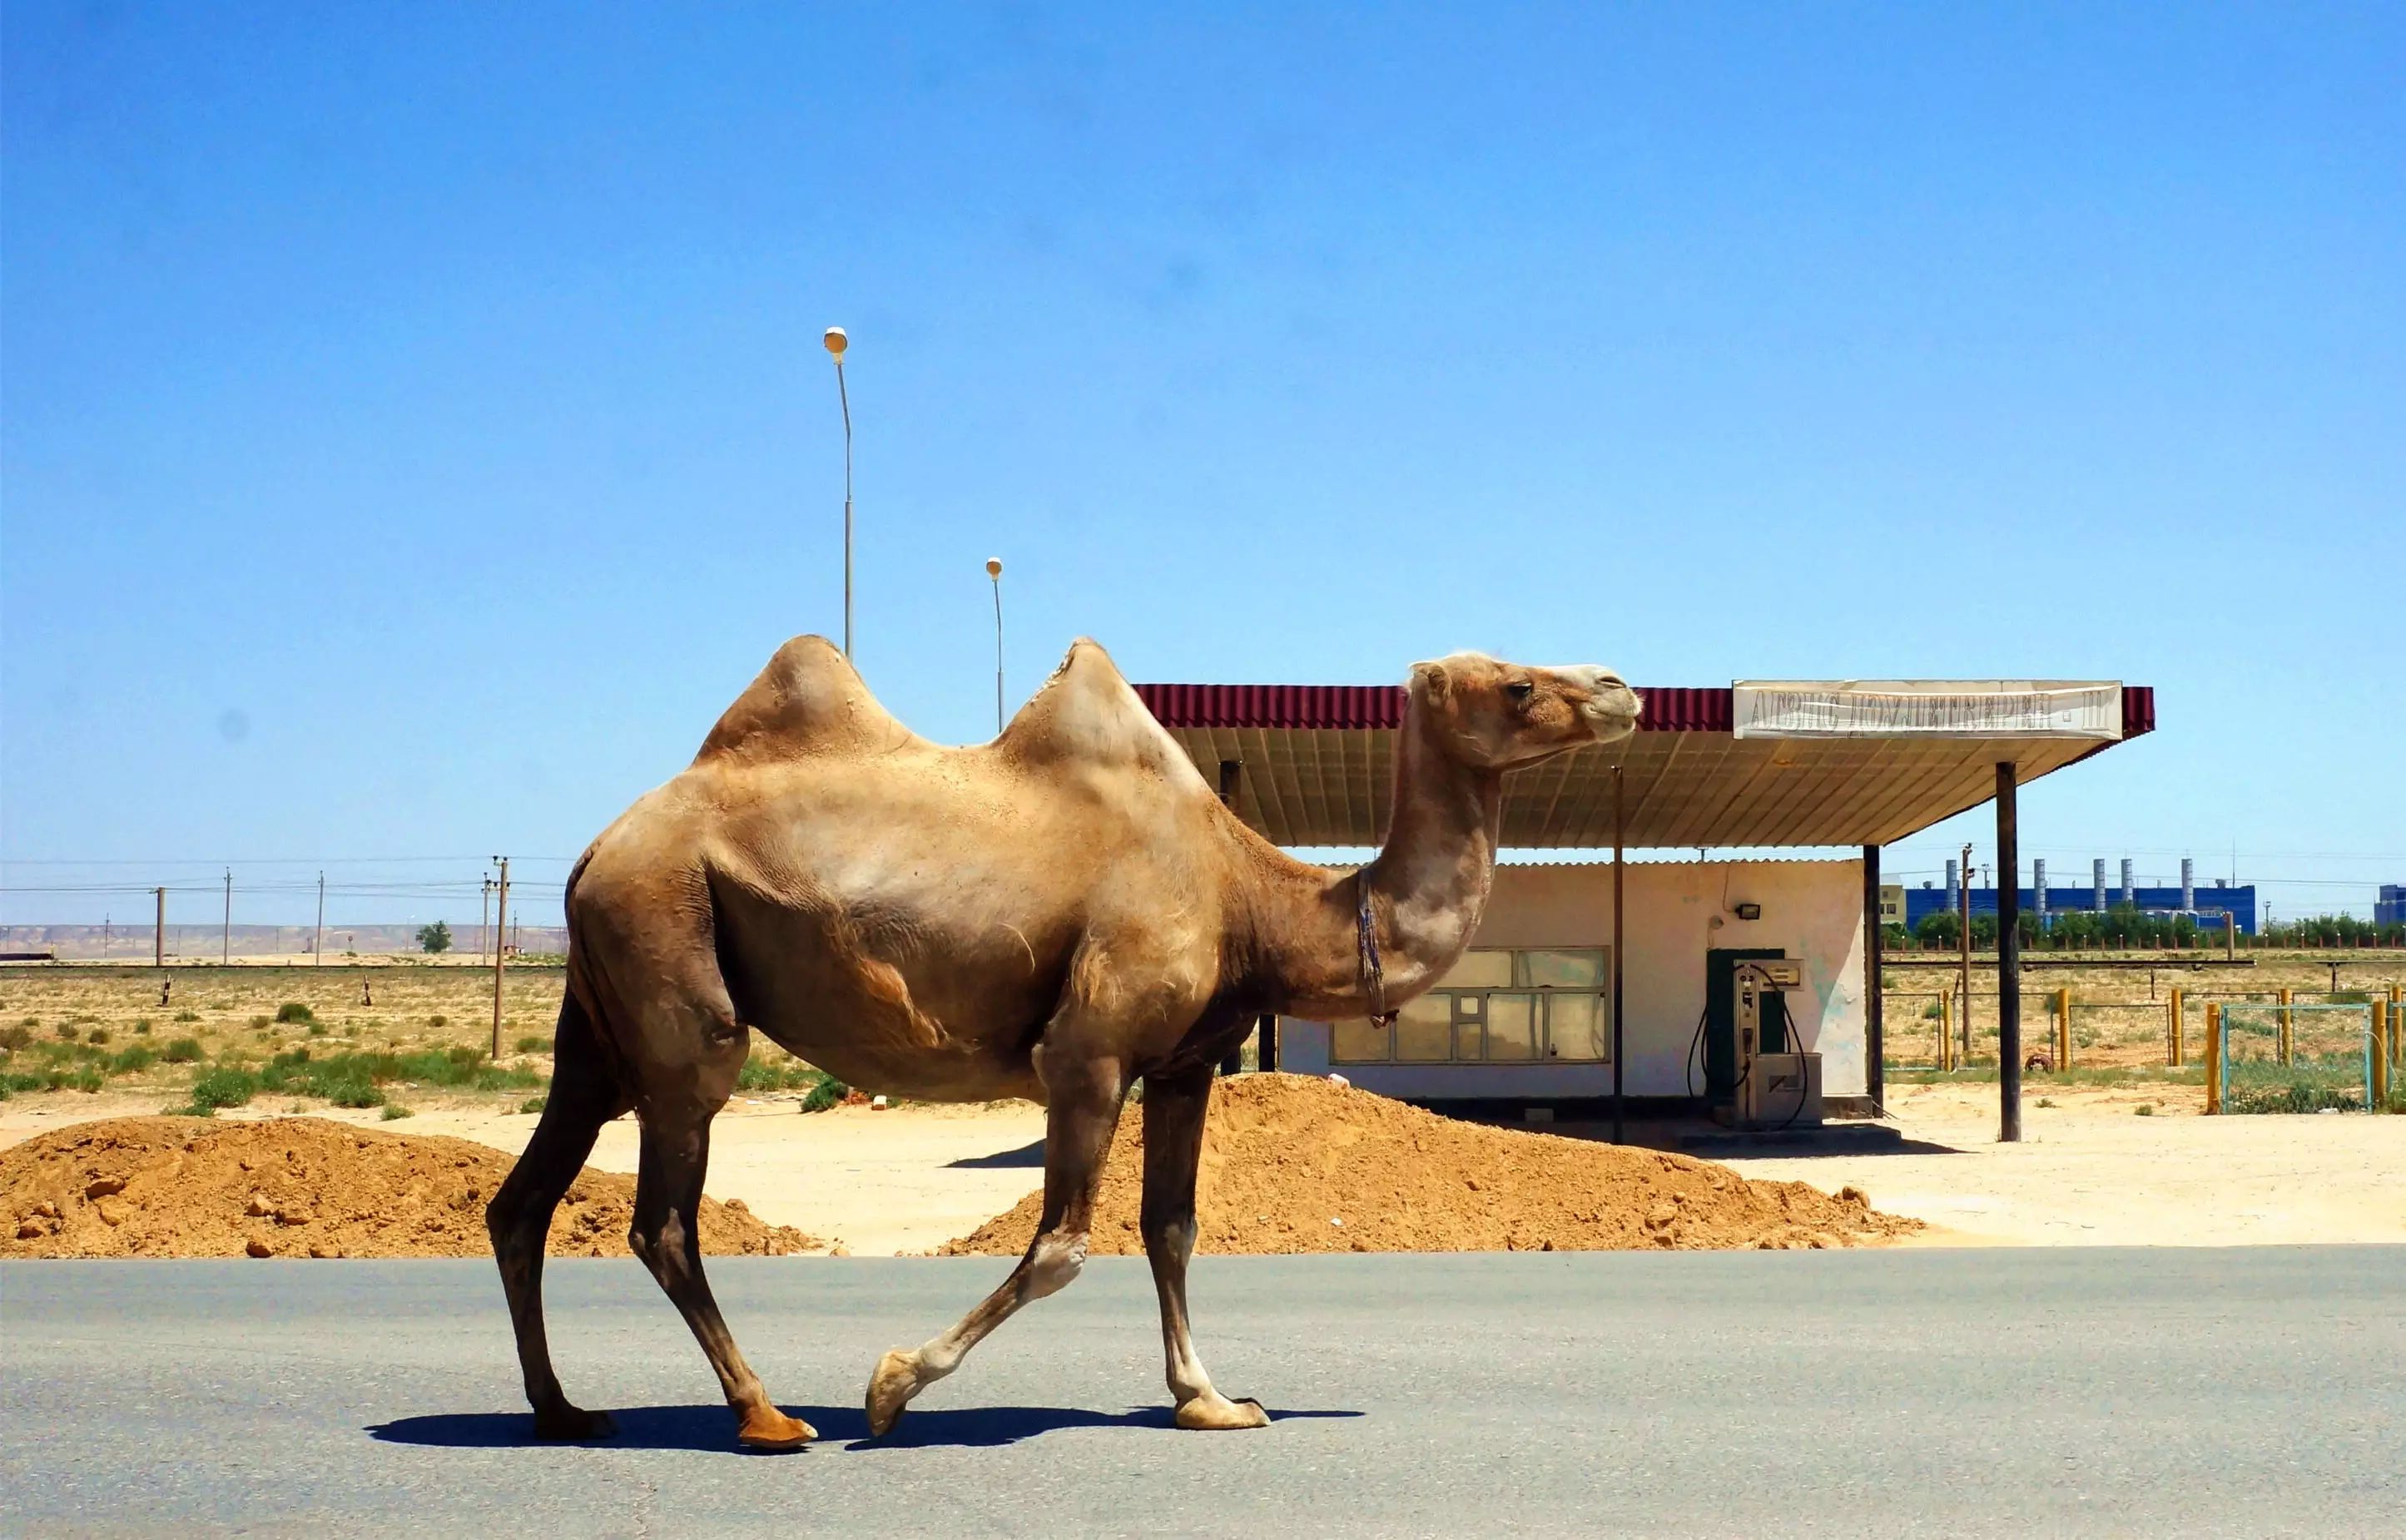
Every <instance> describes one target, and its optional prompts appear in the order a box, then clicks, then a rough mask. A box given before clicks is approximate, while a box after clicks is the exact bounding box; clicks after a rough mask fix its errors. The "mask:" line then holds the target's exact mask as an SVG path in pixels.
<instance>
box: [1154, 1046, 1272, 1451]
mask: <svg viewBox="0 0 2406 1540" xmlns="http://www.w3.org/2000/svg"><path fill="white" fill-rule="evenodd" d="M1210 1098H1211V1067H1210V1065H1208V1064H1206V1065H1203V1066H1201V1067H1197V1068H1195V1069H1189V1070H1186V1071H1183V1072H1182V1073H1180V1074H1177V1075H1173V1076H1168V1077H1161V1076H1150V1077H1147V1078H1146V1080H1145V1082H1144V1203H1143V1208H1142V1210H1141V1212H1140V1215H1139V1220H1138V1224H1139V1228H1140V1229H1141V1230H1142V1231H1143V1233H1144V1254H1145V1258H1146V1260H1147V1261H1149V1262H1150V1263H1152V1264H1153V1291H1154V1292H1155V1293H1158V1294H1159V1295H1160V1296H1161V1346H1162V1350H1163V1352H1164V1354H1165V1355H1166V1356H1167V1358H1168V1377H1169V1393H1170V1395H1171V1396H1173V1397H1174V1398H1175V1399H1176V1401H1177V1404H1178V1425H1179V1426H1180V1427H1182V1428H1266V1427H1267V1426H1269V1416H1268V1414H1267V1413H1266V1412H1264V1411H1263V1410H1262V1407H1261V1403H1260V1402H1258V1401H1231V1400H1229V1399H1228V1398H1227V1397H1226V1396H1224V1395H1222V1394H1221V1393H1220V1392H1218V1391H1215V1390H1213V1389H1212V1388H1211V1377H1210V1375H1208V1374H1205V1373H1204V1372H1203V1360H1202V1359H1201V1358H1200V1357H1198V1356H1196V1351H1195V1338H1194V1336H1193V1335H1191V1334H1190V1333H1189V1332H1188V1331H1187V1326H1186V1264H1187V1260H1188V1259H1189V1258H1190V1257H1192V1256H1193V1255H1194V1254H1195V1174H1196V1166H1198V1165H1199V1164H1200V1162H1201V1160H1202V1156H1203V1114H1204V1111H1205V1109H1208V1108H1209V1107H1210Z"/></svg>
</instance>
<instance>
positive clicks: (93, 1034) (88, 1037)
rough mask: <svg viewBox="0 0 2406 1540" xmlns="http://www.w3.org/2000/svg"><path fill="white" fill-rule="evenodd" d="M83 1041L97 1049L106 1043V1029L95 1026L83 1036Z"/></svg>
mask: <svg viewBox="0 0 2406 1540" xmlns="http://www.w3.org/2000/svg"><path fill="white" fill-rule="evenodd" d="M83 1040H84V1041H86V1042H88V1043H91V1044H92V1046H93V1047H95V1048H97V1047H99V1046H100V1045H101V1044H103V1043H106V1041H108V1028H106V1027H105V1026H95V1027H93V1028H92V1030H91V1031H89V1032H87V1033H85V1034H84V1035H83Z"/></svg>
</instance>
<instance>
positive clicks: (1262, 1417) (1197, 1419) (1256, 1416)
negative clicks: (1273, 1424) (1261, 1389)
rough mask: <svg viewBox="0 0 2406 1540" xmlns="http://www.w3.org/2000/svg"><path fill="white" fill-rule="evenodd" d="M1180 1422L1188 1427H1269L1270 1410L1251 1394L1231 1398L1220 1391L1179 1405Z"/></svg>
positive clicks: (1230, 1428)
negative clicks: (1265, 1409)
mask: <svg viewBox="0 0 2406 1540" xmlns="http://www.w3.org/2000/svg"><path fill="white" fill-rule="evenodd" d="M1178 1425H1179V1426H1180V1427H1182V1428H1188V1429H1209V1430H1216V1431H1231V1430H1234V1429H1238V1428H1267V1427H1268V1426H1269V1425H1270V1414H1269V1413H1267V1412H1266V1411H1264V1410H1262V1404H1261V1403H1260V1402H1258V1401H1254V1400H1252V1399H1250V1398H1248V1399H1246V1400H1243V1401H1231V1400H1229V1399H1228V1398H1227V1397H1226V1396H1224V1395H1220V1394H1217V1393H1216V1392H1215V1393H1213V1394H1210V1395H1198V1396H1196V1398H1195V1399H1194V1400H1192V1401H1190V1402H1188V1403H1187V1404H1186V1405H1184V1406H1181V1407H1179V1408H1178Z"/></svg>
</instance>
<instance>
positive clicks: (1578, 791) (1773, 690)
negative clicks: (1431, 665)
mask: <svg viewBox="0 0 2406 1540" xmlns="http://www.w3.org/2000/svg"><path fill="white" fill-rule="evenodd" d="M1136 688H1137V693H1138V694H1139V696H1141V697H1142V698H1143V699H1144V703H1145V704H1146V706H1148V707H1149V708H1151V710H1152V712H1153V715H1154V716H1155V717H1156V718H1158V719H1159V720H1160V722H1161V725H1162V726H1163V727H1165V728H1168V729H1169V733H1170V736H1171V737H1173V738H1175V739H1177V740H1178V742H1179V744H1180V745H1181V746H1182V747H1183V748H1184V749H1185V750H1186V752H1187V753H1188V755H1190V756H1193V758H1194V760H1195V763H1196V766H1197V767H1198V768H1199V769H1200V770H1202V771H1203V775H1204V778H1205V779H1206V780H1207V781H1210V782H1212V783H1213V784H1217V785H1219V786H1221V787H1222V788H1223V789H1224V791H1225V792H1226V793H1227V794H1228V795H1229V796H1230V797H1231V798H1232V799H1233V801H1234V805H1235V807H1236V809H1237V812H1238V814H1239V815H1240V816H1241V817H1243V818H1244V820H1245V821H1246V822H1247V823H1249V824H1251V825H1252V826H1253V827H1255V828H1257V829H1259V830H1261V831H1262V833H1263V834H1265V835H1267V837H1268V838H1269V839H1270V840H1271V841H1273V842H1275V843H1278V844H1281V845H1304V846H1315V845H1325V846H1366V845H1375V844H1377V843H1379V841H1380V840H1381V839H1382V838H1383V837H1384V834H1385V831H1386V825H1387V811H1388V806H1389V804H1390V802H1391V801H1392V799H1393V798H1394V748H1395V732H1396V729H1397V728H1400V727H1401V726H1402V725H1403V719H1404V691H1403V689H1402V688H1401V687H1400V686H1397V685H1138V686H1137V687H1136ZM1637 692H1638V694H1639V695H1641V696H1642V697H1644V698H1645V702H1646V706H1645V711H1644V713H1643V714H1642V715H1641V716H1640V717H1639V719H1638V724H1637V731H1636V732H1635V734H1633V735H1632V736H1631V737H1629V738H1627V739H1624V740H1623V741H1622V742H1619V743H1615V744H1611V745H1609V746H1603V747H1595V748H1587V749H1580V750H1578V751H1577V752H1575V753H1572V754H1568V755H1564V756H1561V757H1559V758H1556V759H1552V760H1550V761H1548V762H1546V763H1544V764H1541V765H1537V766H1535V767H1533V768H1531V769H1529V770H1521V771H1516V772H1514V773H1513V774H1511V775H1510V776H1508V777H1507V779H1506V781H1505V783H1504V829H1503V844H1504V845H1505V847H1506V848H1507V849H1522V850H1527V849H1547V848H1554V849H1562V848H1594V847H1608V846H1610V845H1611V844H1612V843H1613V842H1614V841H1613V833H1614V830H1613V805H1612V804H1613V770H1614V768H1615V767H1616V766H1618V767H1620V768H1621V770H1622V771H1623V776H1622V784H1623V787H1624V792H1623V796H1624V798H1625V806H1624V809H1623V817H1624V819H1625V825H1624V827H1623V830H1622V841H1621V842H1622V843H1623V844H1625V845H1626V846H1628V847H1631V848H1635V849H1640V850H1644V849H1659V848H1663V847H1678V846H1723V847H1757V846H1761V847H1776V846H1783V845H1811V846H1835V845H1881V844H1889V843H1893V842H1894V841H1898V840H1902V839H1904V837H1906V836H1907V835H1910V834H1913V833H1915V832H1916V831H1918V830H1919V829H1924V828H1927V827H1930V826H1931V825H1932V824H1935V823H1937V822H1939V821H1940V820H1942V819H1945V818H1948V817H1951V816H1952V815H1954V814H1956V813H1959V812H1963V811H1964V810H1965V809H1967V808H1973V807H1976V806H1978V805H1979V804H1981V803H1983V802H1986V801H1988V800H1989V799H1990V798H1992V797H1994V796H1995V795H1996V790H1997V766H1998V765H2000V764H2002V763H2004V762H2006V761H2011V762H2012V763H2013V765H2014V767H2015V774H2016V780H2017V783H2018V782H2027V781H2032V780H2036V779H2037V778H2038V777H2039V776H2042V775H2045V774H2046V773H2047V772H2048V771H2050V770H2060V769H2062V768H2063V767H2064V766H2065V765H2069V764H2071V763H2073V762H2074V761H2075V760H2079V759H2085V758H2087V757H2088V756H2090V755H2092V754H2095V753H2098V752H2099V751H2101V750H2102V749H2106V748H2109V747H2111V746H2112V745H2114V744H2115V743H2117V742H2121V741H2123V740H2124V739H2127V738H2135V737H2137V736H2139V735H2140V734H2141V733H2145V732H2151V731H2153V730H2154V728H2155V725H2156V700H2155V691H2154V690H2152V689H2150V688H2148V687H2146V686H2144V685H2122V684H2118V683H2114V682H2098V681H2087V682H2083V681H2059V680H2011V679H2006V680H2000V679H1981V680H1741V681H1739V682H1737V683H1735V684H1734V685H1728V686H1726V687H1721V688H1693V689H1649V688H1647V687H1645V686H1643V685H1639V686H1637Z"/></svg>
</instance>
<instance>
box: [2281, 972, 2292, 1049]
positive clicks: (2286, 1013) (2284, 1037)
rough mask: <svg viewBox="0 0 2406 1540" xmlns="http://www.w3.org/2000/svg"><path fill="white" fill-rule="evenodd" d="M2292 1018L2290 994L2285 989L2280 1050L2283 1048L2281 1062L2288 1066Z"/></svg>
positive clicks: (2282, 994) (2282, 992)
mask: <svg viewBox="0 0 2406 1540" xmlns="http://www.w3.org/2000/svg"><path fill="white" fill-rule="evenodd" d="M2290 1017H2291V1013H2290V1010H2289V992H2288V991H2287V990H2286V989H2284V990H2282V991H2281V1043H2280V1048H2281V1062H2282V1063H2283V1064H2285V1065H2286V1064H2287V1063H2288V1062H2289V1023H2290Z"/></svg>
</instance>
